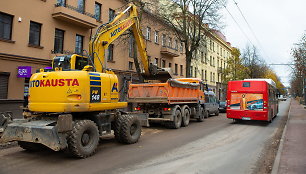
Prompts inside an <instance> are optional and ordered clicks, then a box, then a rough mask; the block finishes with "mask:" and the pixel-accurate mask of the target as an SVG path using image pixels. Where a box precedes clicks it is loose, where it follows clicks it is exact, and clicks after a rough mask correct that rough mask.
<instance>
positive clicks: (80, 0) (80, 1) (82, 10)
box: [78, 0, 85, 13]
mask: <svg viewBox="0 0 306 174" xmlns="http://www.w3.org/2000/svg"><path fill="white" fill-rule="evenodd" d="M78 11H79V12H80V13H85V0H78Z"/></svg>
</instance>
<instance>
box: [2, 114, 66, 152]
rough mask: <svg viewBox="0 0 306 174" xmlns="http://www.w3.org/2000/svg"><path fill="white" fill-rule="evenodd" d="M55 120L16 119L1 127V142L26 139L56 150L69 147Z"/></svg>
mask: <svg viewBox="0 0 306 174" xmlns="http://www.w3.org/2000/svg"><path fill="white" fill-rule="evenodd" d="M54 125H56V121H55V120H31V121H29V120H28V119H14V120H13V121H11V122H10V123H8V124H6V125H3V126H2V127H1V128H0V143H4V142H10V141H25V142H33V143H40V144H43V145H45V146H47V147H49V148H50V149H52V150H54V151H59V150H61V149H65V148H66V147H67V142H66V138H65V135H64V134H61V133H58V131H57V127H56V126H54Z"/></svg>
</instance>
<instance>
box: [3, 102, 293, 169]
mask: <svg viewBox="0 0 306 174" xmlns="http://www.w3.org/2000/svg"><path fill="white" fill-rule="evenodd" d="M288 108H289V101H286V102H280V112H279V114H278V116H277V117H276V118H275V119H274V120H273V122H272V123H271V124H268V123H263V122H242V123H233V122H232V120H229V119H227V118H226V117H225V114H220V115H219V116H212V117H210V118H208V119H206V120H205V121H204V122H201V123H199V122H196V121H193V122H191V123H190V125H189V126H188V127H184V128H180V129H177V130H174V129H166V128H163V127H162V126H159V125H154V126H152V127H150V128H143V135H142V137H141V139H140V141H139V142H138V143H136V144H132V145H122V144H119V143H117V142H116V141H115V139H114V137H113V136H109V137H104V139H102V140H101V142H100V145H99V147H98V152H97V153H96V154H95V155H94V156H92V157H90V158H87V159H75V158H73V157H70V156H69V155H67V154H64V153H63V152H53V151H44V152H35V153H29V152H27V151H25V150H23V149H21V148H20V147H12V148H8V149H2V150H1V151H0V174H20V173H22V174H41V173H44V174H54V173H56V174H62V173H63V174H64V173H65V174H67V173H74V174H84V173H88V174H104V173H105V174H109V173H114V174H115V173H133V174H134V173H135V174H144V173H150V174H151V173H158V174H161V173H162V174H163V173H167V174H170V173H175V174H176V173H191V174H193V173H199V174H200V173H211V174H218V173H227V174H231V173H235V174H239V173H252V171H253V170H254V169H255V168H256V162H257V160H258V159H260V156H261V155H262V154H261V152H262V151H263V148H264V145H265V144H266V143H267V141H268V140H269V139H270V138H271V137H273V135H274V134H275V133H276V130H277V128H278V127H279V125H280V120H281V119H282V117H284V116H287V113H288Z"/></svg>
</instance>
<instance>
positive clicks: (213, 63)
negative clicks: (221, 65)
mask: <svg viewBox="0 0 306 174" xmlns="http://www.w3.org/2000/svg"><path fill="white" fill-rule="evenodd" d="M212 65H213V66H215V58H214V57H213V62H212Z"/></svg>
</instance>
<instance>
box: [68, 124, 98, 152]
mask: <svg viewBox="0 0 306 174" xmlns="http://www.w3.org/2000/svg"><path fill="white" fill-rule="evenodd" d="M67 143H68V149H69V152H70V153H71V154H72V155H74V156H76V157H79V158H87V157H89V156H91V155H93V154H94V153H95V151H96V149H97V146H98V144H99V130H98V127H97V125H96V124H95V123H94V122H93V121H91V120H77V121H76V122H75V124H74V126H73V128H72V131H71V134H70V136H69V137H68V140H67Z"/></svg>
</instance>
